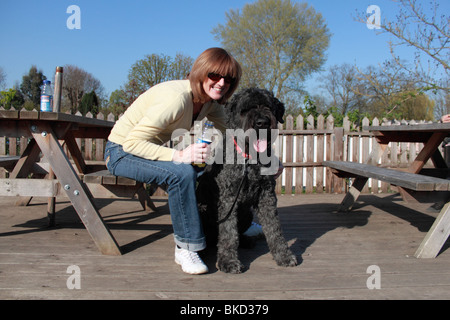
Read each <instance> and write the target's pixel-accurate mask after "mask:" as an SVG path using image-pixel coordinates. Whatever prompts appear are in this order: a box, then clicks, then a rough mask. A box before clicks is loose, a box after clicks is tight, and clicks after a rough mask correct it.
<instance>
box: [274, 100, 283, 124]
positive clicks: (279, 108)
mask: <svg viewBox="0 0 450 320" xmlns="http://www.w3.org/2000/svg"><path fill="white" fill-rule="evenodd" d="M273 99H274V101H273V105H274V107H275V117H276V118H277V120H278V122H279V123H284V120H283V116H284V109H285V108H284V103H282V102H281V101H280V100H278V99H277V98H275V97H274V98H273Z"/></svg>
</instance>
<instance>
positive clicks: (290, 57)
mask: <svg viewBox="0 0 450 320" xmlns="http://www.w3.org/2000/svg"><path fill="white" fill-rule="evenodd" d="M212 33H213V34H214V35H215V38H216V39H217V40H219V41H221V42H222V45H223V46H224V47H225V48H227V49H228V50H230V51H231V52H232V53H233V55H234V56H235V57H236V59H237V60H238V61H239V62H240V63H241V65H242V68H243V78H242V80H241V81H242V86H258V87H263V88H266V89H268V90H270V91H272V92H274V94H275V95H276V96H277V97H278V98H280V99H284V97H285V96H287V95H288V94H289V93H292V92H299V91H300V90H301V84H302V83H303V81H304V80H305V79H306V77H308V76H309V75H310V74H311V73H313V72H315V71H317V70H319V69H320V67H321V66H322V65H323V63H324V62H325V54H324V53H325V50H326V49H327V47H328V44H329V39H330V33H329V30H328V28H327V26H326V24H325V22H324V19H323V18H322V15H321V14H320V13H317V12H316V11H315V10H314V8H312V7H308V5H307V4H306V3H301V4H300V3H295V4H293V3H292V2H291V1H290V0H259V1H257V2H254V3H252V4H246V5H245V6H244V8H243V9H242V12H241V11H240V10H230V11H229V12H228V13H226V23H225V25H221V24H219V25H218V26H217V27H216V28H214V29H213V30H212Z"/></svg>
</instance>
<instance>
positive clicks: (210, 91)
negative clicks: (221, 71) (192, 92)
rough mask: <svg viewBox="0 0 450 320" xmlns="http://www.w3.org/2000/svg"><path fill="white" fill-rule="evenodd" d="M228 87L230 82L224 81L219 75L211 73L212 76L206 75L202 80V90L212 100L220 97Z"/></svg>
mask: <svg viewBox="0 0 450 320" xmlns="http://www.w3.org/2000/svg"><path fill="white" fill-rule="evenodd" d="M211 78H213V79H211ZM229 88H230V83H229V82H228V81H225V79H224V77H222V76H220V75H216V74H213V76H211V77H210V76H208V77H206V79H205V81H203V90H204V91H205V93H206V94H207V95H208V96H209V97H210V98H211V99H212V100H219V99H221V98H222V97H223V96H224V95H225V94H226V93H227V91H228V89H229Z"/></svg>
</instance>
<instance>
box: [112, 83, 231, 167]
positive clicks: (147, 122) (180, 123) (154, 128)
mask: <svg viewBox="0 0 450 320" xmlns="http://www.w3.org/2000/svg"><path fill="white" fill-rule="evenodd" d="M193 110H194V104H193V102H192V90H191V86H190V83H189V80H174V81H168V82H163V83H160V84H158V85H156V86H153V87H151V88H150V89H149V90H147V91H146V92H144V93H143V94H141V95H140V96H139V97H138V98H137V99H136V101H134V102H133V103H132V104H131V105H130V106H129V107H128V109H127V110H126V111H125V113H124V114H123V116H122V117H121V118H120V119H119V120H118V121H117V122H116V124H115V125H114V127H113V129H112V130H111V133H110V135H109V137H108V140H110V141H111V142H115V143H117V144H120V145H122V147H123V150H124V151H125V152H128V153H131V154H134V155H136V156H139V157H142V158H145V159H150V160H160V161H171V160H172V157H173V154H174V152H175V149H172V148H167V147H164V146H162V144H164V143H165V142H167V141H169V140H170V138H171V135H172V132H173V131H174V130H175V129H185V130H188V131H189V130H190V129H191V126H192V115H193ZM204 117H207V118H208V120H211V121H214V125H215V127H216V128H217V129H218V130H220V131H222V132H224V131H225V129H226V123H225V112H224V109H223V106H222V105H220V104H218V103H217V102H216V101H211V102H208V103H206V104H205V105H203V107H202V110H201V111H200V114H199V115H198V117H197V120H201V119H203V118H204Z"/></svg>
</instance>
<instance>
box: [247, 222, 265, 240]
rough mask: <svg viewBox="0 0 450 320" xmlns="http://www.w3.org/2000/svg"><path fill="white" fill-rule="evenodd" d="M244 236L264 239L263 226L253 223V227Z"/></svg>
mask: <svg viewBox="0 0 450 320" xmlns="http://www.w3.org/2000/svg"><path fill="white" fill-rule="evenodd" d="M244 235H245V236H247V237H262V236H264V233H263V231H262V227H261V225H259V224H257V223H256V222H252V225H251V226H250V227H249V228H248V229H247V231H245V232H244Z"/></svg>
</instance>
